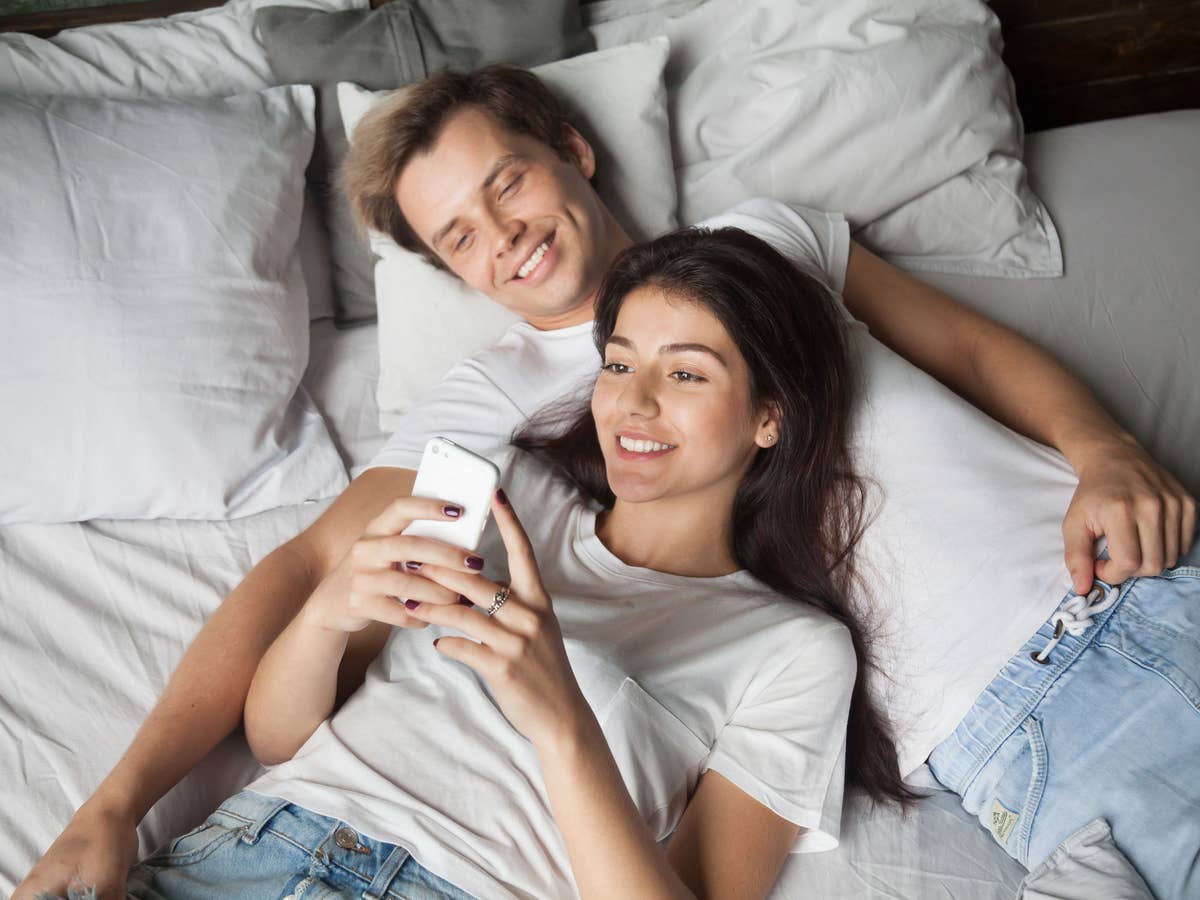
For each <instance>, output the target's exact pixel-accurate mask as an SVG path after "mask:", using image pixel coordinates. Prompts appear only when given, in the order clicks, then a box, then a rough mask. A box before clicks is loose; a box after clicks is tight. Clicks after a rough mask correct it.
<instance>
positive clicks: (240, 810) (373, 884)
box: [209, 791, 416, 900]
mask: <svg viewBox="0 0 1200 900" xmlns="http://www.w3.org/2000/svg"><path fill="white" fill-rule="evenodd" d="M209 821H213V822H217V823H219V824H222V825H226V826H228V827H231V828H240V829H244V831H243V833H242V835H241V837H240V838H239V840H241V841H244V842H245V843H248V844H253V843H255V842H256V841H258V839H259V838H260V837H261V835H262V833H263V831H264V830H266V829H268V828H269V829H270V830H271V832H272V833H273V834H274V835H276V836H278V837H280V838H282V839H283V840H286V841H288V842H289V843H291V844H294V845H295V846H296V848H297V849H299V850H304V851H306V852H309V853H311V854H312V855H313V857H314V860H315V861H317V862H320V863H324V864H325V865H328V866H336V867H338V868H341V869H343V870H345V871H347V872H349V873H352V874H354V875H357V876H358V877H359V878H361V879H362V880H363V881H364V882H365V883H366V885H367V887H366V888H365V890H364V893H363V897H365V898H367V900H373V898H381V897H383V896H384V895H385V894H386V892H387V889H388V886H389V885H390V884H391V882H392V881H393V879H394V878H395V877H396V875H397V873H399V871H400V869H401V868H402V867H403V866H404V864H405V863H406V862H408V861H409V859H410V854H409V853H408V851H407V850H405V849H404V848H402V847H396V846H395V845H393V844H387V843H384V842H382V841H376V840H374V839H372V838H369V837H367V836H366V835H363V834H359V833H358V832H357V831H355V830H354V829H353V828H352V827H351V826H350V825H348V824H347V823H345V822H339V821H338V820H336V819H332V818H330V817H329V816H323V815H320V814H319V813H315V812H313V811H312V810H308V809H305V808H304V807H302V806H296V805H295V804H293V803H290V802H289V801H287V800H281V799H280V798H278V797H268V796H266V795H264V794H256V793H254V792H253V791H242V792H241V793H240V794H235V795H234V796H232V797H230V798H229V799H228V800H226V801H225V802H224V803H222V804H221V806H220V807H219V808H218V809H217V811H216V812H215V813H213V814H212V816H210V817H209ZM349 834H353V835H354V841H353V842H351V841H349V840H347V839H346V838H347V837H348V835H349ZM339 837H340V838H341V840H340V841H339ZM343 845H345V846H343ZM415 862H416V861H415V860H413V863H414V864H415Z"/></svg>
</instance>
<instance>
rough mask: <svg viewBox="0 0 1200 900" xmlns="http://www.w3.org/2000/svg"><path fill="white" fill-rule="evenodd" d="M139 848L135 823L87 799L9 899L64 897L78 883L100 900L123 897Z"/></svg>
mask: <svg viewBox="0 0 1200 900" xmlns="http://www.w3.org/2000/svg"><path fill="white" fill-rule="evenodd" d="M137 849H138V836H137V823H136V822H134V821H132V820H131V819H130V818H129V817H128V816H127V815H125V814H124V813H122V812H120V811H119V810H116V809H112V808H108V807H105V806H104V805H103V804H102V803H99V802H98V801H95V800H89V801H88V802H87V803H85V804H84V805H83V806H81V807H80V808H79V810H78V811H77V812H76V813H75V815H74V817H73V818H72V819H71V822H70V824H68V825H67V827H66V828H65V829H63V832H62V834H60V835H59V836H58V839H57V840H55V842H54V843H53V844H51V845H50V849H49V850H47V851H46V852H45V854H43V856H42V858H41V859H40V860H39V861H38V864H37V865H36V866H34V867H33V871H32V872H30V873H29V874H28V875H27V876H25V880H24V881H22V882H21V883H20V884H19V885H17V889H16V892H15V893H14V894H13V900H33V898H34V897H37V896H39V895H40V894H42V893H48V894H50V895H51V896H53V897H66V896H67V894H68V889H69V887H70V886H71V885H72V884H79V883H82V884H86V885H91V886H94V887H95V888H96V896H97V897H98V898H100V900H108V898H118V897H124V896H125V878H126V876H127V875H128V874H129V867H130V866H132V865H133V863H134V861H135V858H136V856H137Z"/></svg>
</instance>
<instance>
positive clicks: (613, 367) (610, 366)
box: [600, 362, 631, 375]
mask: <svg viewBox="0 0 1200 900" xmlns="http://www.w3.org/2000/svg"><path fill="white" fill-rule="evenodd" d="M600 368H601V371H604V372H611V373H612V374H614V375H627V374H628V373H629V372H630V371H631V370H630V368H629V366H627V365H625V363H618V362H613V363H605V364H604V365H603V366H601V367H600Z"/></svg>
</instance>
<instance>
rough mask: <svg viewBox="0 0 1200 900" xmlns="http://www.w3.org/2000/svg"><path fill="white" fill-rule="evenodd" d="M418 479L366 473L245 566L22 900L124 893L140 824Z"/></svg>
mask: <svg viewBox="0 0 1200 900" xmlns="http://www.w3.org/2000/svg"><path fill="white" fill-rule="evenodd" d="M415 477H416V473H415V472H413V471H411V470H409V469H395V468H377V469H370V470H368V471H366V472H364V473H363V474H362V475H360V476H359V477H358V478H356V479H355V480H354V481H353V482H351V484H350V485H349V486H348V487H347V488H346V490H345V491H343V492H342V494H341V495H340V496H339V497H338V498H337V499H336V500H334V501H333V503H332V504H330V506H329V508H328V509H327V510H325V512H324V513H323V514H322V515H321V517H320V518H319V519H317V521H315V522H314V523H313V524H312V525H310V526H309V527H308V528H307V529H306V530H305V531H304V532H302V533H301V534H300V535H298V536H297V537H295V538H293V539H292V540H290V541H288V542H287V543H286V544H283V545H282V546H281V547H279V548H278V549H276V550H274V551H273V552H272V553H270V554H269V555H268V556H266V557H264V558H263V559H262V560H261V561H260V562H259V563H258V565H256V566H255V567H254V568H253V569H251V570H250V572H249V574H248V575H247V576H246V577H245V579H244V580H243V581H242V583H241V584H239V585H238V587H237V588H236V589H234V591H233V592H232V593H231V594H230V595H229V597H228V598H226V600H225V602H224V603H222V604H221V606H220V607H219V608H218V609H217V610H216V612H214V613H213V614H212V616H211V617H210V618H209V619H208V621H207V622H206V623H205V624H204V627H203V628H202V629H201V630H200V632H199V633H198V634H197V635H196V638H195V640H194V641H193V642H192V645H191V646H190V647H189V648H188V650H187V652H186V653H185V654H184V656H183V659H182V660H181V661H180V663H179V666H178V668H177V669H176V670H175V674H174V675H172V676H171V680H170V681H169V682H168V684H167V687H166V689H165V690H164V691H163V694H162V696H161V697H160V698H159V701H158V703H157V704H156V705H155V707H154V709H153V710H152V711H151V712H150V715H149V716H148V717H147V718H146V721H145V722H144V723H143V725H142V727H141V728H140V729H139V730H138V732H137V735H136V736H135V737H134V739H133V742H132V743H131V744H130V746H129V749H128V750H126V751H125V754H124V755H123V756H122V757H121V759H120V761H118V763H117V764H116V766H115V767H114V768H113V770H112V771H111V772H110V773H109V775H108V777H107V778H105V779H104V781H103V782H102V783H101V785H100V786H99V787H98V788H97V789H96V791H95V793H94V794H93V795H92V797H91V798H90V799H89V800H88V801H87V803H85V804H84V806H83V807H81V808H80V810H79V812H78V813H76V816H75V818H74V819H72V821H71V824H70V825H68V827H67V829H66V830H65V831H64V832H63V834H62V835H61V836H60V837H59V838H58V840H57V841H55V843H54V844H53V846H52V847H51V848H50V850H48V851H47V853H46V855H45V856H44V857H43V858H42V860H41V861H40V862H39V863H38V865H37V866H36V867H35V869H34V870H33V872H31V873H30V875H29V876H28V877H27V878H26V880H25V881H23V882H22V883H21V884H20V885H19V886H18V888H17V892H16V894H15V895H14V896H15V897H16V898H24V897H26V896H33V895H34V894H36V893H37V892H39V891H48V892H50V893H51V894H61V895H63V896H65V895H66V893H67V890H66V884H67V881H68V880H69V879H70V878H71V877H72V876H74V875H79V876H80V877H82V879H83V880H84V881H86V882H88V883H92V884H97V885H98V887H99V888H100V896H101V897H102V898H103V897H107V896H124V890H123V885H124V882H125V874H126V871H127V869H128V867H129V865H130V864H131V863H132V862H133V859H132V856H133V854H135V853H136V852H137V838H136V833H135V829H136V827H137V824H138V822H140V821H141V820H142V818H143V817H144V816H145V815H146V813H147V812H148V811H149V810H150V807H151V806H153V805H154V803H155V802H156V801H157V800H158V799H159V798H160V797H162V796H163V795H164V794H165V793H166V792H167V791H168V790H170V789H171V788H172V787H173V786H174V785H175V784H176V782H178V781H179V780H180V779H181V778H183V776H184V775H186V774H187V773H188V772H189V771H191V769H192V767H193V766H195V765H196V763H198V762H199V761H200V760H201V759H202V758H203V757H204V756H205V754H207V753H208V752H209V751H210V750H211V749H212V748H213V747H215V746H216V745H217V744H218V743H219V742H220V741H221V740H222V739H224V738H225V737H226V736H227V735H228V734H229V733H230V732H232V731H233V730H234V729H235V728H237V727H238V724H239V723H240V722H241V719H242V708H243V705H244V703H245V701H246V693H247V691H248V690H249V687H250V681H251V679H252V678H253V676H254V672H255V670H256V669H257V667H258V664H259V661H260V660H261V659H262V656H263V654H264V653H265V652H266V650H267V648H268V647H270V646H271V643H272V641H274V640H275V638H276V636H277V635H278V634H279V633H280V632H281V631H282V630H283V628H284V627H285V626H286V625H287V624H288V622H290V621H291V619H292V617H293V616H294V615H295V614H296V612H297V610H299V609H300V607H301V606H303V604H304V602H305V600H307V599H308V597H309V595H310V594H312V592H313V591H314V590H315V589H316V587H317V586H318V585H319V584H321V582H322V581H323V580H324V579H325V578H326V577H334V578H337V577H340V576H339V563H341V561H342V559H343V558H344V557H345V555H346V552H347V550H349V548H350V547H351V545H352V544H353V543H354V542H355V541H356V540H357V539H358V538H359V537H360V536H361V535H362V533H363V531H364V529H365V528H366V526H367V524H368V523H369V522H370V521H371V520H372V519H374V518H375V517H376V516H378V515H379V513H380V512H381V511H382V510H383V509H384V507H386V506H387V505H388V503H389V502H390V501H392V500H394V499H396V498H397V497H400V496H408V495H409V494H411V493H412V485H413V480H414V478H415ZM414 624H420V625H423V624H424V623H415V622H414ZM368 635H369V636H370V638H369V640H370V643H371V646H365V645H364V646H357V645H355V644H353V643H352V645H351V647H348V648H347V651H346V655H345V657H344V659H343V662H342V667H341V669H340V670H339V676H338V682H339V684H338V697H339V700H341V699H344V698H345V697H346V696H347V695H348V694H349V693H350V692H351V691H352V690H353V689H354V688H355V687H356V686H357V685H358V684H360V683H361V682H362V678H363V675H364V673H365V672H366V668H367V666H368V665H369V664H370V661H371V659H372V658H373V657H374V656H375V654H376V653H378V650H379V646H378V643H379V642H378V635H376V634H375V633H374V632H370V631H369V632H368Z"/></svg>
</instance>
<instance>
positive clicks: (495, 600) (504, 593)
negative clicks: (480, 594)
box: [487, 584, 508, 616]
mask: <svg viewBox="0 0 1200 900" xmlns="http://www.w3.org/2000/svg"><path fill="white" fill-rule="evenodd" d="M507 601H508V587H507V586H506V585H503V584H502V585H500V590H498V591H496V593H494V594H492V605H491V606H489V607H488V608H487V614H488V615H489V616H494V615H495V614H496V610H498V609H499V608H500V607H502V606H503V605H504V604H505V603H506V602H507Z"/></svg>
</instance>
